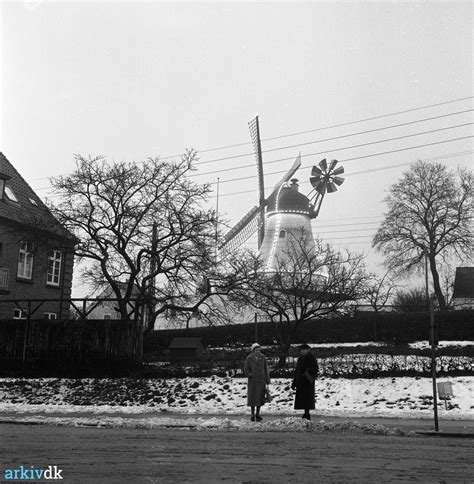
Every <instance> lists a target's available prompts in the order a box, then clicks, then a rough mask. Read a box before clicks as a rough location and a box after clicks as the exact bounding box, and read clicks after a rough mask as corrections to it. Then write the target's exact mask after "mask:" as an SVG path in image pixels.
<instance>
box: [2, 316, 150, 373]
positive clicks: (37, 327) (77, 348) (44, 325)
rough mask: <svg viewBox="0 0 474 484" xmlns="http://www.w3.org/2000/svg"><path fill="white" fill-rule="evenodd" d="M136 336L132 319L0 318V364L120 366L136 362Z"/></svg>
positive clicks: (63, 369)
mask: <svg viewBox="0 0 474 484" xmlns="http://www.w3.org/2000/svg"><path fill="white" fill-rule="evenodd" d="M142 339H143V338H142V328H141V324H140V322H138V321H132V320H130V321H122V320H64V321H62V320H19V319H15V320H0V368H3V369H8V368H16V369H18V368H23V369H25V368H27V369H29V370H34V369H38V370H39V369H45V368H46V369H49V370H55V371H54V373H57V374H65V373H75V372H78V373H91V374H97V373H98V372H99V373H100V371H101V370H103V371H104V372H107V371H108V370H110V369H112V368H115V369H117V370H118V369H122V370H123V369H126V368H131V367H133V366H134V365H136V364H139V363H140V362H141V361H142V353H143V345H142Z"/></svg>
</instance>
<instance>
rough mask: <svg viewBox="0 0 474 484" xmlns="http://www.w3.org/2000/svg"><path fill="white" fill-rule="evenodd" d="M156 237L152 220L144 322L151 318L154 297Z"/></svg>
mask: <svg viewBox="0 0 474 484" xmlns="http://www.w3.org/2000/svg"><path fill="white" fill-rule="evenodd" d="M157 239H158V224H157V223H156V221H155V222H153V229H152V233H151V259H150V282H149V289H148V291H149V292H148V295H149V298H150V302H149V306H148V311H147V312H148V318H147V321H146V324H148V322H149V321H150V320H151V318H152V312H153V309H152V305H153V304H154V297H155V272H156V260H155V253H156V241H157Z"/></svg>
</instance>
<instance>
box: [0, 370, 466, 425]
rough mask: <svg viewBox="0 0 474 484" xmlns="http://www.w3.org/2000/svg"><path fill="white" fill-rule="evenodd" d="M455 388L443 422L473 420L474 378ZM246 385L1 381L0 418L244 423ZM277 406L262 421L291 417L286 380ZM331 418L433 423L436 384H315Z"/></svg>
mask: <svg viewBox="0 0 474 484" xmlns="http://www.w3.org/2000/svg"><path fill="white" fill-rule="evenodd" d="M443 381H449V382H451V383H452V385H453V394H454V396H453V397H452V398H451V399H450V400H449V401H448V402H447V409H446V407H445V402H444V401H443V400H438V407H439V414H440V416H441V417H442V418H443V419H452V420H474V377H453V378H442V379H438V382H443ZM246 385H247V383H246V380H245V379H243V378H221V377H217V376H214V377H209V378H185V379H168V380H162V379H153V380H151V379H140V380H133V379H81V380H74V379H57V378H42V379H8V378H3V379H0V412H2V413H4V412H22V413H23V412H26V413H38V412H41V413H43V412H44V413H49V414H52V413H54V414H58V413H59V414H71V413H77V412H81V413H83V412H87V413H91V414H102V415H103V414H106V415H111V416H112V415H118V414H127V415H129V416H131V415H137V416H138V415H140V414H147V415H150V414H151V415H150V416H153V414H155V415H157V416H160V415H161V416H162V415H164V414H166V415H171V414H173V413H180V414H182V413H184V414H188V415H200V414H205V415H209V416H211V415H221V416H222V415H224V416H225V415H243V414H247V413H248V408H247V406H246ZM270 389H271V393H272V396H273V399H272V401H271V402H270V403H267V404H266V405H265V406H264V407H263V408H262V415H263V414H271V415H281V416H282V417H283V416H294V415H295V414H299V413H300V412H299V411H298V412H296V411H295V410H293V397H294V392H293V391H292V390H291V388H290V380H289V379H274V380H272V382H271V385H270ZM315 413H317V414H318V415H320V416H327V417H331V416H332V417H348V418H349V417H350V418H354V417H356V418H357V417H389V418H423V419H424V418H426V419H430V418H432V415H433V387H432V380H431V378H418V377H415V378H404V377H401V378H376V379H342V378H340V379H329V378H320V379H318V380H317V381H316V410H315Z"/></svg>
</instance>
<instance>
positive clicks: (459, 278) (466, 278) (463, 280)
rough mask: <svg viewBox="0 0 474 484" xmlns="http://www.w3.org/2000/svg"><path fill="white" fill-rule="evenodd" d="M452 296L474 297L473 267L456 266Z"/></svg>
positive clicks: (456, 297) (455, 297)
mask: <svg viewBox="0 0 474 484" xmlns="http://www.w3.org/2000/svg"><path fill="white" fill-rule="evenodd" d="M453 298H454V299H458V298H474V267H456V277H455V279H454V294H453Z"/></svg>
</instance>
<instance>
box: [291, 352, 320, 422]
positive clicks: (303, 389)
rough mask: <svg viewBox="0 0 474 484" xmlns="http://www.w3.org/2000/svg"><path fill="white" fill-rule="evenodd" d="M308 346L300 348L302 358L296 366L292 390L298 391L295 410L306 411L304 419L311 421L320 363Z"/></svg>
mask: <svg viewBox="0 0 474 484" xmlns="http://www.w3.org/2000/svg"><path fill="white" fill-rule="evenodd" d="M310 350H311V347H310V346H309V345H307V344H304V345H301V346H300V355H301V356H300V357H299V358H298V362H297V364H296V371H295V376H294V378H293V383H292V384H291V388H292V389H293V390H296V395H295V410H304V414H303V418H305V419H307V420H311V415H310V413H309V411H310V410H313V409H314V403H315V402H314V380H315V378H316V377H317V376H318V371H319V368H318V362H317V361H316V358H315V357H314V356H313V354H312V353H311V352H310Z"/></svg>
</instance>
